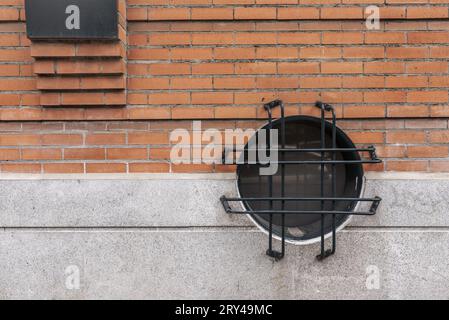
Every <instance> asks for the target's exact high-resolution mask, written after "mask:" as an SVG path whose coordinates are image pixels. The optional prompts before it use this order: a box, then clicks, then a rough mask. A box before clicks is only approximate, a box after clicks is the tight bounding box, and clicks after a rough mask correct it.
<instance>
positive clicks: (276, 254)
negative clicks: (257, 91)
mask: <svg viewBox="0 0 449 320" xmlns="http://www.w3.org/2000/svg"><path fill="white" fill-rule="evenodd" d="M278 106H279V107H280V108H281V118H280V119H281V136H280V139H281V147H280V148H278V149H271V147H270V145H271V143H270V142H268V144H267V148H266V150H269V151H270V152H271V151H277V152H280V153H281V154H283V153H287V152H320V153H321V160H319V161H301V160H297V161H286V160H284V158H283V157H281V159H280V160H278V161H277V163H278V164H280V168H281V196H280V197H273V179H272V177H271V176H269V180H268V185H269V193H268V195H267V196H266V197H260V198H243V197H240V198H228V197H225V196H222V197H221V198H220V201H221V203H222V205H223V208H224V209H225V211H226V212H227V213H229V214H268V215H269V216H270V219H269V229H268V232H269V240H268V241H269V243H268V250H267V252H266V254H267V255H268V256H270V257H272V258H274V259H275V260H276V261H279V260H282V258H283V257H284V256H285V232H284V229H285V215H286V214H317V215H321V234H320V236H321V243H320V244H321V251H320V254H318V255H317V256H316V258H317V260H318V261H323V260H325V259H326V258H328V257H330V256H331V255H333V254H335V252H336V247H337V244H336V243H337V239H336V228H337V227H336V215H341V214H344V215H360V216H372V215H375V214H376V212H377V209H378V207H379V205H380V202H381V201H382V199H381V198H379V197H374V198H341V197H340V198H339V197H337V196H336V189H337V184H336V165H337V164H354V163H358V164H363V163H381V162H382V160H380V159H379V158H378V157H377V154H376V148H375V147H374V146H369V147H366V148H349V149H348V148H347V149H344V148H338V147H337V133H336V132H337V131H336V129H337V120H336V118H337V117H336V114H335V110H334V108H333V107H332V106H331V105H330V104H327V103H323V102H321V101H318V102H316V103H315V106H316V107H317V108H319V109H320V110H321V144H320V148H317V149H286V137H285V109H284V105H283V103H282V101H281V100H275V101H272V102H270V103H267V104H265V105H264V108H265V110H266V111H267V113H268V120H269V123H268V128H269V129H271V128H272V125H273V117H272V109H273V108H276V107H278ZM326 112H331V113H332V147H331V148H326V141H325V135H326V132H325V125H326V119H325V116H326ZM230 151H231V152H237V151H243V150H237V149H236V148H232V149H226V148H225V149H224V150H223V155H222V157H223V161H224V160H225V159H226V158H227V153H228V152H230ZM326 152H328V153H332V160H325V158H324V154H325V153H326ZM337 152H368V153H369V155H370V158H369V159H361V160H337V158H336V154H337ZM238 164H249V165H261V164H260V163H258V161H255V162H254V161H253V162H245V161H244V162H239V163H238ZM291 164H319V165H320V166H321V175H320V179H321V194H320V197H317V198H292V197H285V166H286V165H291ZM326 164H329V165H331V166H332V175H331V176H332V195H331V197H326V195H325V192H324V174H325V170H324V169H325V165H326ZM245 201H264V202H268V203H269V204H270V206H269V210H233V209H232V208H231V206H230V204H229V203H230V202H245ZM289 201H317V202H320V203H321V209H320V210H315V211H305V210H285V203H286V202H289ZM340 201H356V202H371V206H370V209H369V210H368V211H339V210H336V203H337V202H340ZM275 202H281V209H276V210H274V203H275ZM326 202H331V203H332V210H325V209H324V208H325V203H326ZM273 215H281V217H282V220H281V221H282V223H281V228H282V235H281V240H282V244H281V251H275V250H273ZM326 215H332V248H331V249H328V250H326V249H325V243H324V242H325V230H324V229H325V228H324V220H325V217H326Z"/></svg>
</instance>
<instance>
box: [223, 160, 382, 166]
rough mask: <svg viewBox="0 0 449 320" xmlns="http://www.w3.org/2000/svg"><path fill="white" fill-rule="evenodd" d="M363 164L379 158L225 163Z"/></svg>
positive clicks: (376, 161)
mask: <svg viewBox="0 0 449 320" xmlns="http://www.w3.org/2000/svg"><path fill="white" fill-rule="evenodd" d="M276 163H277V164H363V163H382V160H380V159H374V160H323V161H320V160H310V161H308V160H285V161H272V160H268V161H267V163H260V162H256V161H251V162H249V161H239V160H237V161H233V162H232V163H226V164H249V165H269V164H276Z"/></svg>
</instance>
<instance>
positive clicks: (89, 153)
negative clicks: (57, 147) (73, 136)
mask: <svg viewBox="0 0 449 320" xmlns="http://www.w3.org/2000/svg"><path fill="white" fill-rule="evenodd" d="M64 159H68V160H104V159H105V151H104V149H100V148H98V149H97V148H70V149H64Z"/></svg>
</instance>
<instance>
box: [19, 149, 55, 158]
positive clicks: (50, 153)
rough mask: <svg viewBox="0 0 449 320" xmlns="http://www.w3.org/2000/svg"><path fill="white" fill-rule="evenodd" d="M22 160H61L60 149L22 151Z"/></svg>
mask: <svg viewBox="0 0 449 320" xmlns="http://www.w3.org/2000/svg"><path fill="white" fill-rule="evenodd" d="M22 159H23V160H61V159H62V151H61V149H23V150H22Z"/></svg>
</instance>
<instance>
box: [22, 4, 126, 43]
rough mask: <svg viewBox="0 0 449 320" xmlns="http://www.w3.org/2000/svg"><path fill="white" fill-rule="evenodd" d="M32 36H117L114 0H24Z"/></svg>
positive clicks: (38, 37)
mask: <svg viewBox="0 0 449 320" xmlns="http://www.w3.org/2000/svg"><path fill="white" fill-rule="evenodd" d="M25 5H26V16H27V33H28V37H29V38H31V39H105V40H106V39H117V37H118V26H117V0H26V4H25Z"/></svg>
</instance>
